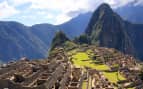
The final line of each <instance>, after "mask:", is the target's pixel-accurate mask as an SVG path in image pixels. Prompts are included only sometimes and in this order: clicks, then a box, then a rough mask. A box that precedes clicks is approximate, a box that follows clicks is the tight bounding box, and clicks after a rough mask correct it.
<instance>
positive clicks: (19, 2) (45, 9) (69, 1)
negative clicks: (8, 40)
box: [0, 0, 143, 24]
mask: <svg viewBox="0 0 143 89" xmlns="http://www.w3.org/2000/svg"><path fill="white" fill-rule="evenodd" d="M3 1H4V3H0V6H1V7H3V6H2V5H1V4H4V6H5V7H7V9H6V8H4V10H2V11H1V12H0V14H1V13H5V15H3V16H5V17H9V16H12V15H15V14H16V13H17V12H18V11H17V10H16V9H15V8H18V7H22V6H24V5H25V6H26V4H27V3H28V4H29V5H28V6H26V8H24V11H23V9H20V8H18V10H21V11H20V12H21V15H23V14H24V13H26V12H27V13H28V14H26V15H27V16H26V17H28V15H29V16H31V15H36V16H38V17H42V19H44V18H45V19H47V21H48V20H49V19H53V21H54V23H52V24H61V23H63V22H65V21H68V20H70V19H72V18H74V17H76V16H78V15H79V14H82V13H87V12H93V11H94V10H95V9H96V8H97V7H98V6H99V5H100V4H101V3H108V4H110V5H111V7H112V8H118V7H122V6H125V5H127V4H128V3H132V2H135V1H136V4H137V5H141V4H143V1H142V0H6V1H5V0H3ZM9 4H10V5H9ZM29 12H30V13H29ZM24 15H25V14H24ZM2 18H3V17H2ZM21 18H22V17H21ZM31 21H32V20H31ZM44 21H45V20H44ZM33 23H34V22H33Z"/></svg>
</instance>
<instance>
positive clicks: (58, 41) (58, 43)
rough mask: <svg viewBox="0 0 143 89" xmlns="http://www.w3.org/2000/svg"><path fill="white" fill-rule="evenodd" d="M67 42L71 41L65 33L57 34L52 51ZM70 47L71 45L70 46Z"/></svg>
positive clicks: (59, 32)
mask: <svg viewBox="0 0 143 89" xmlns="http://www.w3.org/2000/svg"><path fill="white" fill-rule="evenodd" d="M66 41H70V40H69V38H67V36H66V35H65V33H63V32H62V31H58V32H56V35H55V37H54V38H53V41H52V44H51V50H53V49H54V48H56V47H59V46H62V45H64V43H65V42H66ZM66 44H67V45H69V44H68V43H66ZM69 46H70V45H69Z"/></svg>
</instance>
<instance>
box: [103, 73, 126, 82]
mask: <svg viewBox="0 0 143 89" xmlns="http://www.w3.org/2000/svg"><path fill="white" fill-rule="evenodd" d="M103 74H104V76H105V77H106V78H108V80H109V81H110V82H113V83H117V82H118V81H120V80H125V78H124V77H123V76H121V75H120V74H119V73H118V72H103Z"/></svg>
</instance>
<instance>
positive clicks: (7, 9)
mask: <svg viewBox="0 0 143 89" xmlns="http://www.w3.org/2000/svg"><path fill="white" fill-rule="evenodd" d="M18 13H19V11H18V10H16V9H15V8H14V7H12V6H10V5H8V3H7V1H3V2H1V3H0V18H8V17H10V16H13V15H15V14H18Z"/></svg>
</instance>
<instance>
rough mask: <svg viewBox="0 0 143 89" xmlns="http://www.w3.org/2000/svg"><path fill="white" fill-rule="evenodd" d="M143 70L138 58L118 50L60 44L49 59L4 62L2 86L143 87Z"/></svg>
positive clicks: (0, 76) (32, 88) (45, 88)
mask: <svg viewBox="0 0 143 89" xmlns="http://www.w3.org/2000/svg"><path fill="white" fill-rule="evenodd" d="M77 54H78V55H79V58H82V59H78V57H77V56H78V55H77ZM82 55H83V57H81V56H82ZM86 55H87V57H86ZM88 58H90V59H88ZM82 62H84V64H83V63H82ZM141 69H142V66H141V64H140V63H139V62H137V61H136V60H135V58H134V57H132V56H129V55H124V54H123V53H121V52H119V51H117V50H115V49H109V48H103V47H95V46H81V47H79V48H73V49H70V50H64V48H61V47H58V48H55V49H54V52H52V53H51V54H50V55H49V57H48V58H47V59H39V60H28V59H27V58H26V57H24V58H21V59H20V60H18V61H13V62H9V63H7V64H4V65H2V66H1V68H0V89H130V88H131V89H142V88H143V83H142V82H143V81H142V80H141V78H140V77H139V74H140V73H141ZM112 77H113V79H112ZM114 78H115V79H114Z"/></svg>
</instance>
